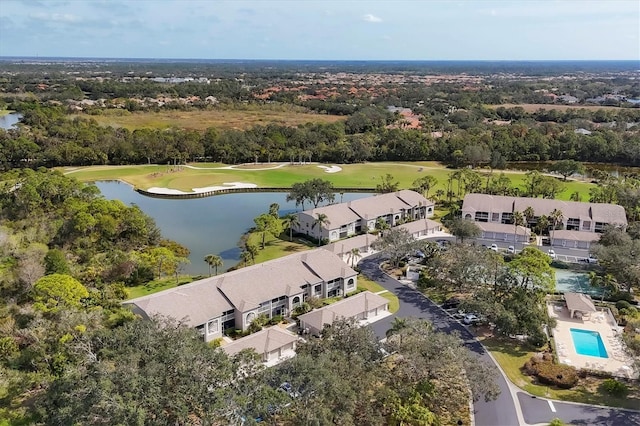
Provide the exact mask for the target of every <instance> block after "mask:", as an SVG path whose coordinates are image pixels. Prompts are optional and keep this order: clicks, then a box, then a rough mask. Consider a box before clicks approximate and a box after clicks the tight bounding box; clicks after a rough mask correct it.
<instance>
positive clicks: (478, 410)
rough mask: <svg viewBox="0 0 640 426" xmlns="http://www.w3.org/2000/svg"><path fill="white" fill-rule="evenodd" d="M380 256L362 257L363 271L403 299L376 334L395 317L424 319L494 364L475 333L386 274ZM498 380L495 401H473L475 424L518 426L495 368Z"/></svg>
mask: <svg viewBox="0 0 640 426" xmlns="http://www.w3.org/2000/svg"><path fill="white" fill-rule="evenodd" d="M380 261H381V258H380V257H379V256H377V255H374V256H371V257H368V258H366V259H363V260H362V261H361V262H360V263H359V264H358V265H359V266H360V268H361V269H362V272H363V273H364V274H365V275H366V276H367V277H369V278H371V279H373V280H375V281H376V282H377V283H379V284H380V285H382V286H383V287H384V288H385V289H386V290H388V291H390V292H392V293H394V294H396V295H397V296H398V299H399V300H400V309H399V310H398V312H396V314H395V315H393V316H389V317H387V318H384V319H383V320H380V321H378V322H375V323H373V324H371V325H370V327H372V329H373V331H374V332H375V333H376V335H377V336H378V337H379V338H380V339H382V338H384V337H385V334H386V332H387V330H388V329H389V328H390V324H391V322H392V321H393V318H394V317H396V316H397V317H401V318H404V317H415V318H424V319H426V320H429V321H431V322H432V323H433V325H434V327H435V329H436V330H438V331H441V332H444V333H453V332H456V331H457V332H458V333H459V335H460V337H461V338H462V339H463V340H464V342H465V345H466V346H467V348H469V349H470V350H471V351H472V352H473V353H475V354H476V355H477V356H478V359H479V361H482V362H486V363H488V364H489V365H491V366H494V365H495V364H493V361H492V360H491V358H490V357H489V355H487V353H486V351H485V350H484V348H483V347H482V345H480V343H478V341H477V340H476V339H475V338H474V337H473V335H472V334H471V333H470V332H469V331H468V330H467V329H466V328H465V327H464V326H463V325H462V324H460V323H459V322H457V321H455V320H453V319H452V318H451V317H449V315H448V314H447V313H446V312H444V311H443V310H442V309H441V308H440V307H439V306H438V305H436V304H435V303H433V302H431V301H430V300H429V299H427V298H426V297H424V296H423V295H422V293H420V292H418V291H416V290H413V289H411V288H410V287H408V286H406V285H404V284H402V283H400V282H398V281H397V280H395V279H393V278H391V277H389V276H388V275H386V274H385V273H383V272H382V271H381V270H380V268H379V264H380ZM495 377H496V383H497V384H498V386H499V387H500V390H501V393H500V396H499V397H498V399H496V400H495V401H489V402H485V401H484V399H482V400H480V401H478V402H476V403H474V406H473V407H474V416H475V423H476V425H478V426H514V425H518V424H519V423H518V417H517V415H516V410H515V403H514V401H513V398H512V397H511V393H510V392H509V387H508V384H507V382H506V380H505V379H504V378H503V377H502V375H501V374H499V372H498V371H497V369H496V376H495Z"/></svg>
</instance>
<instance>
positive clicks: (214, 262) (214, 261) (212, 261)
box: [204, 254, 224, 276]
mask: <svg viewBox="0 0 640 426" xmlns="http://www.w3.org/2000/svg"><path fill="white" fill-rule="evenodd" d="M204 261H205V262H207V265H209V276H211V267H214V268H215V270H216V275H218V267H219V266H222V265H223V264H224V262H223V261H222V258H221V257H220V256H216V255H215V254H208V255H206V256H205V257H204Z"/></svg>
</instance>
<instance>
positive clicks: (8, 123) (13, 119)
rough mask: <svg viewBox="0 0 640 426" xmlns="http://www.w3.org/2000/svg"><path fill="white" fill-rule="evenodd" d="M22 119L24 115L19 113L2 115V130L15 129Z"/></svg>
mask: <svg viewBox="0 0 640 426" xmlns="http://www.w3.org/2000/svg"><path fill="white" fill-rule="evenodd" d="M21 118H22V114H18V113H17V112H12V113H10V114H5V115H0V129H5V130H9V129H13V128H15V127H16V124H18V122H19V121H20V119H21Z"/></svg>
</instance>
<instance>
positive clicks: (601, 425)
mask: <svg viewBox="0 0 640 426" xmlns="http://www.w3.org/2000/svg"><path fill="white" fill-rule="evenodd" d="M517 395H518V402H519V403H520V407H521V409H522V414H523V415H524V420H525V421H526V422H527V423H529V424H548V423H549V421H550V420H551V419H553V418H555V417H557V418H559V419H561V420H562V421H563V422H565V423H568V424H572V425H582V426H587V425H588V426H631V425H640V412H638V411H630V410H620V409H615V408H607V407H597V406H593V405H582V404H571V403H564V402H558V401H553V402H551V404H549V401H548V400H546V399H541V398H536V397H534V396H531V395H528V394H526V393H524V392H518V393H517ZM551 407H553V410H555V412H553V411H552V408H551Z"/></svg>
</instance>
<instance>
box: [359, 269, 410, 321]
mask: <svg viewBox="0 0 640 426" xmlns="http://www.w3.org/2000/svg"><path fill="white" fill-rule="evenodd" d="M360 288H363V289H365V290H369V291H370V292H372V293H378V292H379V291H385V289H384V287H382V286H381V285H380V284H378V283H377V282H375V281H372V280H370V279H369V278H367V277H365V276H364V275H362V274H360V275H358V289H360ZM380 296H382V297H384V298H385V299H387V300H388V301H389V312H391V313H392V314H395V313H396V312H398V309H400V301H399V300H398V296H396V295H395V294H393V293H391V292H388V291H387V292H385V293H382V294H380Z"/></svg>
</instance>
